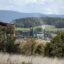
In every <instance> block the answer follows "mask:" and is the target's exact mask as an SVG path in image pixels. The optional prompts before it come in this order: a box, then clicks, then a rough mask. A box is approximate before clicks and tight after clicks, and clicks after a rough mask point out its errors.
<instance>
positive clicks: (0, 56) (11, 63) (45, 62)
mask: <svg viewBox="0 0 64 64" xmlns="http://www.w3.org/2000/svg"><path fill="white" fill-rule="evenodd" d="M0 64H64V59H58V58H47V57H41V56H23V55H14V54H11V55H10V54H6V53H5V54H4V53H0Z"/></svg>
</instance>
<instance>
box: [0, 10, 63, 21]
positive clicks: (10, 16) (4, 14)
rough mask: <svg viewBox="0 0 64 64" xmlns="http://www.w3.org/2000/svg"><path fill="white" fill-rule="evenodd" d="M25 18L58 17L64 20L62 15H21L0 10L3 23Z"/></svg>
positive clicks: (0, 18)
mask: <svg viewBox="0 0 64 64" xmlns="http://www.w3.org/2000/svg"><path fill="white" fill-rule="evenodd" d="M27 17H38V18H39V17H54V18H55V17H60V18H64V15H53V14H52V15H48V14H47V15H46V14H41V13H23V12H22V13H21V12H16V11H10V10H0V20H1V21H4V22H11V21H13V20H15V19H19V18H27Z"/></svg>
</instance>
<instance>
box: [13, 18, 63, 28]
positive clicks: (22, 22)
mask: <svg viewBox="0 0 64 64" xmlns="http://www.w3.org/2000/svg"><path fill="white" fill-rule="evenodd" d="M14 24H15V25H16V26H17V27H21V28H30V27H32V26H33V27H34V26H41V25H52V26H55V27H57V28H64V18H52V17H31V18H20V19H16V20H14Z"/></svg>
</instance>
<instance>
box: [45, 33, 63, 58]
mask: <svg viewBox="0 0 64 64" xmlns="http://www.w3.org/2000/svg"><path fill="white" fill-rule="evenodd" d="M44 55H45V56H52V57H64V32H60V33H59V34H58V35H57V36H55V37H54V38H53V39H52V40H51V42H50V43H47V44H46V46H45V49H44Z"/></svg>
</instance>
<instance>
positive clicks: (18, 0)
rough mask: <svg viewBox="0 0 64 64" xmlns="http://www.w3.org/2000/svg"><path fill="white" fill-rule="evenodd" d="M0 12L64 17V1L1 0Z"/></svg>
mask: <svg viewBox="0 0 64 64" xmlns="http://www.w3.org/2000/svg"><path fill="white" fill-rule="evenodd" d="M0 10H12V11H17V12H24V13H42V14H62V15H64V0H0Z"/></svg>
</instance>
